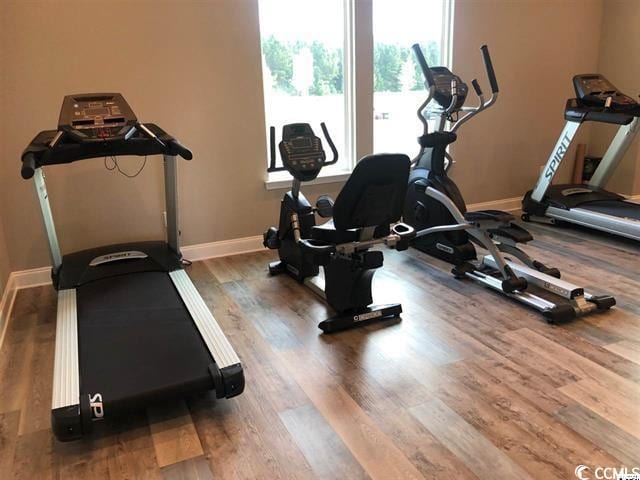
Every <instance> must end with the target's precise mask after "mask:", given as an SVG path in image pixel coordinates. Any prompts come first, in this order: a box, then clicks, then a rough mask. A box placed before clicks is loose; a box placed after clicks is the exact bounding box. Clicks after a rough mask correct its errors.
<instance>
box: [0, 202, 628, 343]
mask: <svg viewBox="0 0 640 480" xmlns="http://www.w3.org/2000/svg"><path fill="white" fill-rule="evenodd" d="M639 198H640V196H639ZM520 202H521V198H520V197H516V198H507V199H504V200H496V201H493V202H483V203H475V204H472V205H469V206H468V207H469V210H505V211H514V210H519V209H520ZM263 248H264V246H263V245H262V236H261V235H256V236H254V237H244V238H236V239H233V240H223V241H220V242H211V243H201V244H199V245H188V246H186V247H182V254H183V255H184V258H185V259H187V260H191V261H192V262H195V261H198V260H205V259H207V258H215V257H226V256H229V255H239V254H242V253H249V252H256V251H259V250H262V249H263ZM50 284H51V267H41V268H33V269H30V270H21V271H17V272H12V273H11V275H9V279H8V280H7V285H6V286H5V289H4V293H3V295H2V300H1V301H0V345H2V337H3V335H4V330H5V328H6V321H7V319H8V318H9V314H10V312H11V307H12V306H13V301H14V299H15V296H16V292H17V291H18V290H20V289H21V288H31V287H39V286H41V285H50Z"/></svg>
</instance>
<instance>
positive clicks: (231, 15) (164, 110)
mask: <svg viewBox="0 0 640 480" xmlns="http://www.w3.org/2000/svg"><path fill="white" fill-rule="evenodd" d="M1 5H2V9H3V10H4V12H5V20H4V22H3V25H1V27H2V28H0V42H2V44H4V45H10V47H11V48H9V49H7V50H6V52H5V56H4V58H3V60H2V68H1V69H0V70H1V71H2V72H3V76H4V81H5V88H4V91H2V92H1V97H0V100H1V101H2V111H3V116H5V117H6V118H9V119H11V121H10V122H8V123H7V125H6V126H5V127H4V128H3V137H4V138H3V140H4V141H2V143H1V145H0V196H2V197H1V198H0V199H4V201H2V202H0V218H3V219H4V221H5V222H4V225H5V237H6V243H7V247H8V249H9V251H10V252H11V259H12V263H11V267H12V269H13V270H20V269H25V268H30V267H38V266H42V265H46V264H47V263H49V257H48V253H47V249H46V241H45V237H44V234H43V228H42V225H41V220H40V216H39V210H38V207H37V203H36V199H35V195H34V191H33V186H32V185H31V184H30V183H29V182H24V181H21V180H20V177H19V171H18V168H19V162H18V159H19V157H20V153H21V151H22V149H23V148H24V147H25V146H26V144H27V143H28V141H29V140H30V139H31V138H32V137H33V135H34V134H35V133H36V132H37V131H38V130H41V129H47V128H54V127H55V125H56V120H57V114H58V111H59V107H60V102H61V100H62V97H63V95H65V94H69V93H79V92H86V91H98V90H105V91H120V92H122V93H123V94H124V95H125V96H126V97H127V99H128V100H129V102H131V104H132V107H133V109H134V111H136V112H137V113H138V115H139V116H140V118H141V120H143V121H151V122H156V123H158V124H160V125H161V126H163V127H164V128H166V129H167V130H168V131H169V132H171V133H174V134H175V135H176V136H177V137H178V138H180V139H181V140H182V141H183V142H184V143H185V144H186V145H188V146H189V147H191V148H192V149H193V151H194V154H195V156H194V160H193V161H192V162H191V163H186V162H183V163H182V164H181V167H180V172H179V173H180V177H181V178H180V195H181V201H180V207H181V213H182V231H183V243H184V244H197V243H205V242H213V241H217V240H224V239H231V238H238V237H244V236H250V235H257V234H260V233H261V232H262V231H263V230H264V228H265V227H267V226H268V225H270V224H272V223H273V222H275V220H276V217H277V211H278V205H279V199H280V197H281V195H282V191H269V192H268V191H266V190H265V188H264V183H263V181H264V178H265V176H266V173H265V171H264V165H265V159H264V154H265V150H266V145H265V139H264V134H263V131H264V130H263V129H264V113H263V104H262V101H263V99H262V87H261V85H262V79H261V72H260V65H261V62H260V49H259V30H258V12H257V0H215V1H209V2H158V1H149V2H145V1H137V2H131V1H128V2H119V1H113V2H82V1H68V2H55V3H54V2H38V3H37V4H34V3H30V2H23V1H7V0H5V1H4V2H2V3H1ZM125 5H126V8H125ZM367 6H368V5H367V3H366V0H363V1H361V2H360V7H361V9H363V10H364V11H365V14H366V15H370V12H369V11H368V9H367V8H366V7H367ZM91 19H92V21H90V20H91ZM455 21H456V25H455V29H454V52H453V58H454V68H456V69H458V70H460V73H461V75H462V76H463V77H465V78H472V76H473V75H478V76H480V78H481V80H482V83H483V85H486V81H485V79H484V77H483V76H482V72H483V70H482V63H481V60H480V56H479V52H478V48H479V46H480V45H481V44H482V43H483V42H486V43H488V44H489V45H490V46H491V49H492V53H493V56H494V62H495V65H496V70H497V73H498V75H499V79H500V83H501V88H502V93H501V98H500V100H499V101H498V104H497V105H496V106H495V108H493V109H492V111H488V112H486V113H484V114H483V116H482V117H481V118H479V119H478V120H477V121H475V122H474V123H475V125H467V126H465V128H464V129H463V130H462V131H461V138H460V140H459V143H458V145H457V150H456V156H457V158H458V162H459V163H458V164H457V165H456V167H455V172H454V177H455V178H456V180H458V181H460V183H461V185H462V190H463V192H464V193H465V196H466V197H467V200H468V201H469V202H477V201H484V200H493V199H501V198H505V197H515V196H520V195H522V193H523V192H524V191H525V190H526V189H527V188H530V187H531V186H532V185H533V182H534V180H535V176H536V173H537V171H538V168H539V165H541V164H542V163H543V162H544V160H545V157H546V154H547V152H548V151H549V150H550V149H551V147H552V145H553V142H554V140H555V137H556V136H557V135H558V134H559V130H560V127H561V125H562V107H563V105H564V100H565V99H566V98H567V97H568V96H569V95H570V94H571V85H570V80H571V76H572V75H573V74H574V73H575V72H577V71H586V70H593V69H594V68H595V66H596V54H595V53H593V52H597V45H598V39H599V29H600V23H601V2H600V0H593V1H578V0H576V1H574V2H569V1H567V2H542V1H539V0H535V1H534V0H531V1H506V0H505V1H483V2H475V1H469V0H465V1H458V2H457V3H456V13H455ZM363 35H364V36H366V37H367V42H368V44H371V41H370V35H371V32H370V31H365V32H364V33H363ZM87 37H91V38H98V39H100V40H105V41H103V42H101V41H89V42H87V41H82V39H83V38H87ZM369 48H371V47H369ZM365 50H366V49H365ZM358 54H359V55H360V56H362V55H365V54H366V52H363V51H362V50H360V51H359V52H358ZM360 65H361V67H360V68H361V69H370V68H371V66H370V62H365V61H362V58H361V61H360ZM541 65H548V68H546V69H545V70H541V69H540V66H541ZM533 82H535V83H533ZM360 96H362V89H361V90H360V92H359V97H360ZM360 102H361V103H360V106H359V108H360V109H361V111H370V109H371V106H370V104H367V102H365V101H363V100H362V99H360ZM292 120H299V119H293V118H292ZM418 130H419V126H418V125H416V135H417V134H418V133H419V132H418ZM359 136H360V139H359V142H358V143H359V145H358V149H359V152H360V153H365V150H366V149H364V147H363V145H364V146H366V145H368V144H369V145H370V143H371V139H370V137H369V138H367V135H366V133H362V131H361V130H359ZM411 153H412V152H411ZM150 160H156V159H150ZM138 161H139V160H138V159H132V160H127V161H126V162H123V164H125V165H124V166H125V168H128V169H130V170H134V169H135V167H136V165H137V163H138ZM48 181H49V193H50V195H51V200H52V204H53V210H54V215H55V218H56V220H57V227H58V230H59V235H60V239H61V244H62V248H63V250H65V251H70V250H75V249H79V248H85V247H88V246H91V245H95V244H104V243H109V242H117V241H127V240H136V239H148V238H154V237H157V236H159V235H162V233H163V232H162V230H163V228H162V214H161V212H162V210H163V206H162V193H161V170H160V168H159V165H158V162H157V161H152V162H151V163H150V166H148V167H147V168H146V169H145V170H144V171H143V173H142V174H141V175H140V177H139V178H136V179H134V180H129V179H126V178H123V177H122V176H120V175H116V174H115V173H113V172H107V171H106V170H105V169H104V167H103V165H102V162H101V160H94V161H90V162H83V163H81V164H75V165H73V166H68V167H64V166H59V167H51V168H49V169H48ZM338 188H339V185H337V184H333V185H320V186H315V187H311V188H307V189H306V192H308V196H309V197H310V198H315V197H316V195H317V194H319V193H330V194H334V195H335V193H336V192H337V190H338ZM9 201H10V202H9Z"/></svg>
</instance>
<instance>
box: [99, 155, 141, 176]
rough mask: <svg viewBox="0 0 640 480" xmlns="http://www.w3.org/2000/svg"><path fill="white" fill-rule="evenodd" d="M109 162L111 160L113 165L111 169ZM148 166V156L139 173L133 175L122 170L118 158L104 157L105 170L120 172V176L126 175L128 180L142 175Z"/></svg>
mask: <svg viewBox="0 0 640 480" xmlns="http://www.w3.org/2000/svg"><path fill="white" fill-rule="evenodd" d="M109 160H111V163H112V166H111V167H110V166H109ZM146 165H147V156H146V155H145V156H144V160H143V161H142V165H141V166H140V168H139V169H138V171H137V172H136V173H134V174H132V175H131V174H128V173H127V172H125V171H124V170H122V169H121V168H120V164H119V163H118V159H117V158H116V157H114V156H111V157H104V168H106V169H107V170H109V171H113V170H118V172H119V173H120V174H122V175H124V176H125V177H127V178H136V177H137V176H138V175H140V173H142V170H144V167H145V166H146Z"/></svg>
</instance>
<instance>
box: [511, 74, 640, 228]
mask: <svg viewBox="0 0 640 480" xmlns="http://www.w3.org/2000/svg"><path fill="white" fill-rule="evenodd" d="M573 85H574V88H575V91H576V98H574V99H570V100H568V101H567V105H566V108H565V119H566V120H567V123H566V125H565V127H564V129H563V131H562V133H561V134H560V138H559V139H558V141H557V142H556V145H555V147H554V149H553V150H552V152H551V155H550V156H549V159H548V160H547V163H546V165H545V167H544V169H543V170H542V172H541V174H540V177H539V178H538V182H537V183H536V186H535V187H534V189H533V190H530V191H529V192H527V194H526V195H525V197H524V199H523V201H522V207H523V212H524V214H523V219H524V220H544V219H546V221H547V222H549V221H550V222H551V223H554V222H555V221H556V220H560V221H566V222H570V223H574V224H578V225H583V226H586V227H590V228H594V229H597V230H602V231H605V232H609V233H613V234H615V235H620V236H623V237H627V238H631V239H634V240H640V204H639V203H635V202H633V201H631V200H628V199H626V198H625V197H623V196H622V195H619V194H617V193H613V192H610V191H607V190H605V189H604V187H605V185H606V184H607V182H608V181H609V179H610V178H611V176H612V175H613V172H614V171H615V169H616V168H617V166H618V165H619V164H620V161H621V160H622V158H623V157H624V154H625V153H626V151H627V150H628V148H629V146H630V145H631V143H632V142H633V140H634V138H635V136H636V135H637V134H638V131H639V130H640V105H639V104H638V102H636V101H635V100H634V99H632V98H631V97H629V96H627V95H625V94H624V93H622V92H621V91H620V90H618V89H617V88H616V87H615V86H614V85H613V84H612V83H611V82H609V81H608V80H607V79H606V78H605V77H604V76H602V75H600V74H585V75H576V76H575V77H574V78H573ZM589 121H591V122H599V123H607V124H613V125H619V128H618V132H617V134H616V136H615V137H614V139H613V141H612V142H611V144H610V145H609V148H608V149H607V151H606V153H605V155H604V157H603V158H602V161H601V162H600V164H599V165H598V167H597V169H596V170H595V172H594V174H593V176H592V178H591V180H590V181H589V182H588V183H587V184H584V185H582V184H577V185H567V184H565V185H552V184H551V182H552V180H553V178H554V177H555V175H556V173H557V171H558V169H559V167H560V164H561V163H562V161H563V160H564V158H565V156H566V153H567V151H568V150H569V147H570V145H571V143H572V141H573V139H574V137H575V135H576V133H577V131H578V129H579V128H580V125H582V123H584V122H589Z"/></svg>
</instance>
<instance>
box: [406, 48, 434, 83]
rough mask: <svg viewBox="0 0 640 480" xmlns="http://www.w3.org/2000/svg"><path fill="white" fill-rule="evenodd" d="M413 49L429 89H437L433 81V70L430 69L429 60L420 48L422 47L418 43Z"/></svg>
mask: <svg viewBox="0 0 640 480" xmlns="http://www.w3.org/2000/svg"><path fill="white" fill-rule="evenodd" d="M411 49H412V50H413V53H415V55H416V59H417V60H418V64H419V65H420V68H421V69H422V74H423V75H424V78H425V80H426V82H427V87H428V88H429V89H431V88H435V85H436V82H435V80H434V79H433V74H432V73H431V69H430V68H429V64H428V63H427V60H426V59H425V58H424V54H423V53H422V49H421V48H420V45H419V44H417V43H414V44H413V45H412V46H411Z"/></svg>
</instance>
